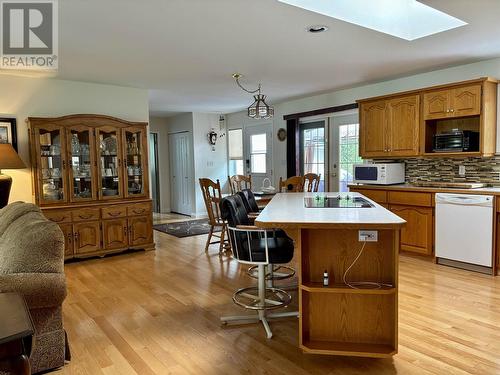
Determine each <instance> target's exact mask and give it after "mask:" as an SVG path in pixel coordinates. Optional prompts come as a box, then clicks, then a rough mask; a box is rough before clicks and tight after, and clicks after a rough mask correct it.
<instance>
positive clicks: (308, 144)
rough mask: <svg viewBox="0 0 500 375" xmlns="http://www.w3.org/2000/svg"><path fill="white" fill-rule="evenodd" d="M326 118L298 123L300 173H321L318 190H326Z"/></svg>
mask: <svg viewBox="0 0 500 375" xmlns="http://www.w3.org/2000/svg"><path fill="white" fill-rule="evenodd" d="M325 133H326V120H319V121H313V122H306V123H301V124H300V164H301V174H302V175H305V174H307V173H315V174H317V175H321V177H320V182H319V188H318V191H326V189H325V188H326V186H325V170H326V161H327V160H328V158H327V157H326V136H325Z"/></svg>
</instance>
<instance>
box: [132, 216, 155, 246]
mask: <svg viewBox="0 0 500 375" xmlns="http://www.w3.org/2000/svg"><path fill="white" fill-rule="evenodd" d="M128 224H129V243H130V245H131V246H137V245H143V244H148V243H151V242H153V236H152V234H153V221H152V218H151V216H137V217H132V218H129V219H128Z"/></svg>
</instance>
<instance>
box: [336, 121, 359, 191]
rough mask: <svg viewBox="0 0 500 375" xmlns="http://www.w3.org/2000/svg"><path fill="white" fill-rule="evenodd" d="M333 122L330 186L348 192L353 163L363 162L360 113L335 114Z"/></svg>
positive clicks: (351, 179) (351, 178)
mask: <svg viewBox="0 0 500 375" xmlns="http://www.w3.org/2000/svg"><path fill="white" fill-rule="evenodd" d="M330 123H331V142H330V144H331V147H330V155H331V157H330V165H331V168H330V186H331V187H332V191H341V192H346V191H348V190H349V188H348V187H347V186H348V185H349V184H350V183H352V181H353V178H354V176H353V165H354V164H356V163H361V162H363V159H361V157H360V156H359V117H358V113H357V112H356V113H353V112H351V113H348V114H338V115H334V116H333V117H332V119H331V121H330Z"/></svg>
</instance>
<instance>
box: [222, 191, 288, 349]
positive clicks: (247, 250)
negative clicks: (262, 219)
mask: <svg viewBox="0 0 500 375" xmlns="http://www.w3.org/2000/svg"><path fill="white" fill-rule="evenodd" d="M221 213H222V218H223V219H224V220H227V222H228V230H229V239H230V242H231V247H232V250H233V257H234V258H235V259H236V260H237V261H238V262H239V263H241V264H251V265H255V266H257V269H258V279H257V286H256V287H247V288H241V289H238V290H237V291H236V292H235V293H234V294H233V302H234V303H235V304H237V305H238V306H241V307H243V308H245V309H249V310H254V311H257V314H252V315H241V316H225V317H221V318H220V319H221V322H222V323H223V324H227V323H229V322H240V321H250V322H259V321H260V322H262V324H263V326H264V329H265V330H266V335H267V338H268V339H270V338H271V337H272V336H273V333H272V331H271V328H270V326H269V323H268V321H267V319H270V318H281V317H297V316H298V312H297V311H292V312H279V313H269V312H268V311H269V310H274V309H278V308H281V307H286V306H287V305H288V304H289V303H290V302H291V300H292V297H291V296H290V294H289V293H287V292H286V291H284V290H282V289H278V288H274V287H268V286H266V267H268V266H269V265H271V264H285V263H288V262H290V261H291V260H292V258H293V250H294V248H293V241H292V240H291V239H290V238H288V237H277V236H272V235H271V233H272V231H269V230H263V229H259V228H257V227H255V226H253V225H249V224H250V220H249V218H248V215H247V212H246V209H245V206H244V204H243V201H242V199H241V197H240V196H239V195H232V196H229V197H226V198H223V199H222V201H221Z"/></svg>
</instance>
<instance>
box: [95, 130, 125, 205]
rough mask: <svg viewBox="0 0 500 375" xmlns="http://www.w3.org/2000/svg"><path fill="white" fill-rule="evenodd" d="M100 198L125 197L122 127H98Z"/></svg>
mask: <svg viewBox="0 0 500 375" xmlns="http://www.w3.org/2000/svg"><path fill="white" fill-rule="evenodd" d="M96 138H97V155H98V156H97V170H98V176H99V199H101V200H109V199H120V198H123V183H122V181H123V167H122V155H121V148H120V146H121V134H120V129H118V128H116V127H113V126H101V127H98V128H97V129H96Z"/></svg>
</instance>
